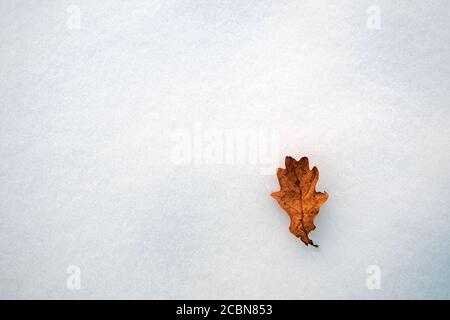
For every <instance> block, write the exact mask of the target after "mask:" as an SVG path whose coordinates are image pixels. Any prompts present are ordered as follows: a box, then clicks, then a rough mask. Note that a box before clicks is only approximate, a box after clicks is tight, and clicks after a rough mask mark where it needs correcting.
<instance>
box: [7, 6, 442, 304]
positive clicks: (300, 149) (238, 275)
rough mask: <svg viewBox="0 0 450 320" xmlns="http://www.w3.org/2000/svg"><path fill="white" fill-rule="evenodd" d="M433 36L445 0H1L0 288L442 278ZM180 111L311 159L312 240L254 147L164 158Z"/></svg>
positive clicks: (291, 294) (217, 294) (428, 286)
mask: <svg viewBox="0 0 450 320" xmlns="http://www.w3.org/2000/svg"><path fill="white" fill-rule="evenodd" d="M374 6H375V7H374ZM378 13H379V15H378ZM374 15H375V16H374ZM377 17H379V18H380V19H379V20H377V21H379V22H380V24H379V27H380V28H377V25H376V23H375V27H373V26H374V25H373V20H372V19H377ZM368 20H369V22H368ZM449 40H450V2H449V1H437V0H436V1H405V0H403V1H387V0H378V1H376V2H375V1H360V0H358V1H357V0H354V1H313V0H311V1H268V0H263V1H238V0H233V1H230V0H227V1H189V0H188V1H181V0H179V1H144V0H142V1H137V0H134V1H118V0H109V1H81V0H78V1H76V0H73V1H50V0H47V1H37V0H36V1H35V0H21V1H13V0H2V1H1V2H0V181H1V183H0V298H26V299H28V298H42V299H57V298H63V299H79V298H106V299H107V298H137V299H141V298H146V299H187V298H191V299H204V298H209V299H220V298H224V299H228V298H241V299H311V298H323V299H334V298H336V299H345V298H361V299H369V298H373V299H383V298H394V299H395V298H406V299H410V298H427V299H428V298H449V292H450V269H449V266H450V256H449V250H450V237H449V236H450V225H449V209H450V203H449V198H450V197H449V194H450V193H449V191H450V179H449V178H450V173H449V172H450V164H449V158H450V157H449V156H450V150H449V145H450V94H449V89H450V88H449V85H450V41H449ZM200 125H201V126H202V128H203V129H202V130H203V131H201V134H203V133H205V130H216V131H217V132H218V133H219V134H222V133H223V132H225V131H226V130H238V129H245V128H249V129H250V130H253V131H254V132H256V131H257V130H263V131H264V130H266V131H265V132H267V131H268V130H273V131H275V132H278V133H279V140H278V148H277V149H276V155H277V157H278V158H277V159H279V160H280V164H281V165H282V159H283V157H284V156H285V155H292V156H295V157H296V158H299V157H301V156H303V155H307V156H308V157H309V158H310V161H311V164H312V165H316V166H318V168H319V170H320V175H321V176H320V180H319V185H318V190H319V191H323V190H326V191H327V192H328V193H329V195H330V198H329V201H328V202H327V203H326V204H325V205H324V206H323V208H322V210H321V212H320V214H319V216H318V218H317V220H316V225H317V229H316V230H315V231H314V232H313V233H311V238H312V239H313V240H314V241H315V242H317V243H318V244H319V245H320V247H319V248H317V249H315V248H312V247H305V246H304V245H303V244H302V243H300V242H299V240H297V239H295V237H293V236H292V235H291V234H290V233H289V231H288V226H289V219H288V216H287V215H286V214H285V213H284V212H283V211H282V210H281V208H280V207H279V206H278V204H277V203H276V202H275V201H274V200H273V199H272V198H271V197H270V196H269V194H270V192H272V191H276V190H277V189H278V182H277V179H276V177H275V176H274V175H273V174H272V175H268V174H266V173H264V174H262V171H261V166H260V163H256V164H255V163H251V161H250V160H248V161H244V163H222V164H220V163H218V164H214V163H206V162H205V160H204V159H203V160H202V159H200V161H197V162H195V161H194V160H193V161H192V162H191V163H187V164H186V163H184V164H183V163H181V164H180V163H177V162H176V159H177V158H176V156H174V150H176V148H177V146H179V145H178V143H179V142H177V141H175V140H174V133H176V132H184V133H188V134H190V136H189V139H190V140H189V139H188V142H186V143H187V144H189V143H192V144H195V143H194V141H193V140H195V139H197V138H198V137H197V138H196V134H197V133H195V132H196V131H195V130H196V129H195V128H196V126H200ZM183 130H184V131H183ZM189 141H190V142H189ZM204 143H206V144H207V142H204ZM207 147H208V145H206V147H205V146H204V145H203V147H201V149H200V151H198V150H197V151H195V150H191V151H192V153H193V155H192V156H193V157H195V155H198V154H199V152H200V154H201V155H202V154H203V153H202V152H205V149H204V148H207ZM219 147H220V144H219ZM202 148H203V149H202ZM273 151H274V150H272V153H273ZM72 265H74V266H76V268H79V270H80V271H81V275H80V276H81V278H80V279H81V287H80V289H76V288H75V289H74V288H73V287H71V286H70V285H69V286H68V285H67V282H68V281H69V280H70V279H71V276H72V275H73V274H70V272H71V271H70V270H72V269H70V268H69V266H72ZM372 265H375V266H378V267H379V270H380V271H381V277H380V280H381V282H380V288H379V289H374V290H371V289H370V288H371V286H370V284H369V286H368V285H367V281H368V279H369V280H370V279H371V276H372V275H370V274H368V272H367V271H368V270H369V271H370V270H372V269H371V267H370V266H372ZM68 268H69V269H68ZM368 268H369V269H368ZM68 271H69V273H68ZM69 282H70V281H69Z"/></svg>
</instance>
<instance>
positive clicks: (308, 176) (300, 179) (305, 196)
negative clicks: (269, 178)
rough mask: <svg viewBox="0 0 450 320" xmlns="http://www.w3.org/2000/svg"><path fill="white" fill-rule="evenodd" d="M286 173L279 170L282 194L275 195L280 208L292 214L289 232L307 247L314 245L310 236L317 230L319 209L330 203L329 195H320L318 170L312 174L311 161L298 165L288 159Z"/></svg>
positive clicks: (275, 193) (273, 195) (302, 159)
mask: <svg viewBox="0 0 450 320" xmlns="http://www.w3.org/2000/svg"><path fill="white" fill-rule="evenodd" d="M285 164H286V169H282V168H278V170H277V177H278V181H279V182H280V189H281V190H280V191H278V192H273V193H272V194H271V195H272V197H274V198H275V199H276V200H277V201H278V204H279V205H280V206H281V207H282V208H283V209H284V210H285V211H286V212H287V213H288V214H289V217H290V218H291V225H290V226H289V230H290V231H291V233H293V234H294V235H295V236H296V237H297V238H300V239H301V240H302V241H303V242H304V243H305V244H306V245H309V244H310V245H313V246H315V247H317V245H315V244H314V243H313V242H312V240H311V239H309V238H308V234H309V233H310V232H311V231H312V230H314V229H315V228H316V226H315V225H314V219H315V218H316V216H317V214H318V213H319V210H320V207H321V206H322V205H323V204H324V203H325V202H326V201H327V199H328V193H326V192H317V191H316V184H317V181H318V180H319V170H317V168H316V167H314V168H312V170H309V161H308V158H306V157H303V158H301V159H300V160H299V161H296V160H295V159H294V158H292V157H286V161H285Z"/></svg>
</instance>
